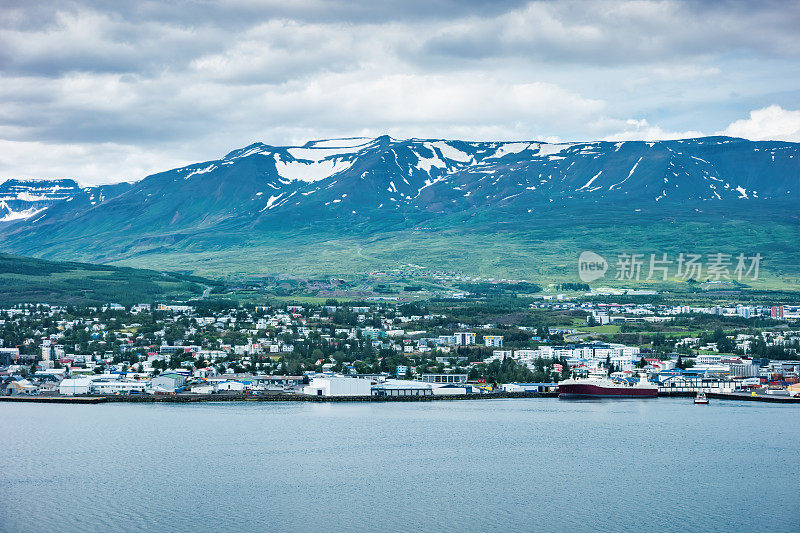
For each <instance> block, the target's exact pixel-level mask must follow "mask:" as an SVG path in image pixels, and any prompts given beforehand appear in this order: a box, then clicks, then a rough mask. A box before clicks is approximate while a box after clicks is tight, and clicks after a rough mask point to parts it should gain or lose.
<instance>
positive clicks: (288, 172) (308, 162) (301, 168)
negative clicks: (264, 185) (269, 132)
mask: <svg viewBox="0 0 800 533" xmlns="http://www.w3.org/2000/svg"><path fill="white" fill-rule="evenodd" d="M301 150H304V151H301ZM292 151H295V153H297V154H298V156H300V155H304V156H306V157H302V158H301V159H302V160H299V161H298V160H297V156H295V154H294V153H292ZM306 151H308V152H316V150H313V149H311V150H309V149H303V148H291V149H290V150H289V154H290V156H291V157H294V158H295V159H283V158H282V157H281V155H280V154H278V153H276V154H274V157H275V169H276V170H277V171H278V174H279V175H280V176H281V177H283V178H286V179H289V180H300V181H307V182H314V181H319V180H324V179H325V178H329V177H331V176H333V175H334V174H338V173H339V172H342V171H345V170H347V169H349V168H350V167H351V166H353V163H354V160H343V159H339V158H337V157H331V158H330V159H325V157H330V155H328V156H326V155H325V154H314V153H306ZM322 151H323V152H325V151H326V150H322ZM338 153H339V152H337V154H338ZM310 157H313V158H314V159H310Z"/></svg>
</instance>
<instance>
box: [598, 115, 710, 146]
mask: <svg viewBox="0 0 800 533" xmlns="http://www.w3.org/2000/svg"><path fill="white" fill-rule="evenodd" d="M595 126H596V127H599V128H604V129H617V130H618V131H615V132H614V133H611V134H608V135H605V136H603V137H602V140H604V141H666V140H670V139H690V138H692V137H702V136H703V132H701V131H664V130H663V129H662V128H661V127H660V126H657V125H651V124H649V123H648V122H647V119H643V118H642V119H628V120H613V119H611V120H602V121H600V122H599V123H597V124H595Z"/></svg>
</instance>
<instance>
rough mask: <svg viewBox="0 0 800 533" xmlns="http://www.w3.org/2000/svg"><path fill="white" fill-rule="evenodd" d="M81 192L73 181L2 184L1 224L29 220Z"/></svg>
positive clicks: (21, 181)
mask: <svg viewBox="0 0 800 533" xmlns="http://www.w3.org/2000/svg"><path fill="white" fill-rule="evenodd" d="M79 191H80V187H78V184H77V183H75V182H74V181H73V180H18V179H12V180H7V181H5V182H3V183H0V222H9V221H12V220H25V219H29V218H31V217H33V216H35V215H37V214H38V213H41V212H42V211H44V210H45V209H47V208H48V207H50V206H52V205H54V204H57V203H59V202H63V201H67V200H70V199H71V198H72V197H73V196H75V195H76V194H77V193H78V192H79Z"/></svg>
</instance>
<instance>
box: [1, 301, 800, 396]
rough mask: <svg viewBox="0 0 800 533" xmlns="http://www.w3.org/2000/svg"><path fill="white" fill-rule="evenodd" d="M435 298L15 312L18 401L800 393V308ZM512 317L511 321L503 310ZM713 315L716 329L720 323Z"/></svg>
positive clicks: (5, 331)
mask: <svg viewBox="0 0 800 533" xmlns="http://www.w3.org/2000/svg"><path fill="white" fill-rule="evenodd" d="M485 314H486V313H485V312H483V311H482V310H481V308H480V307H479V306H478V307H472V308H468V309H467V310H466V311H465V309H464V308H462V306H461V305H451V304H446V305H445V304H439V305H435V303H434V302H430V303H428V304H426V303H424V302H416V303H413V302H412V303H404V304H395V303H387V302H360V303H359V302H356V303H340V302H338V301H335V300H328V301H327V302H326V303H324V304H320V305H311V304H303V305H293V304H282V305H274V306H262V305H239V304H236V303H234V302H231V301H224V300H223V301H213V300H198V301H194V302H185V303H178V304H164V303H160V304H158V303H157V304H138V305H133V306H127V307H126V306H122V305H118V304H107V305H104V306H101V307H64V306H50V305H43V304H37V305H33V304H30V305H17V306H14V307H10V308H7V309H3V310H1V311H0V317H2V318H0V380H2V381H1V382H0V383H1V385H0V392H2V394H3V395H5V396H16V397H31V396H38V397H75V396H115V397H118V396H126V397H133V396H143V395H150V396H153V397H161V398H164V397H168V396H176V397H200V396H203V397H214V398H218V399H221V398H224V397H230V398H238V397H242V396H252V397H258V396H270V395H280V397H281V398H286V397H291V396H295V397H297V398H302V397H308V396H314V397H318V396H322V397H330V398H334V397H366V398H370V397H372V398H394V397H405V398H407V399H410V398H409V397H444V396H447V397H465V396H468V395H491V394H495V395H497V394H501V393H535V394H539V395H543V394H544V395H546V394H549V393H555V392H557V391H558V382H559V381H562V380H564V379H567V378H570V377H581V376H588V375H593V374H595V375H596V374H603V375H606V376H609V377H610V378H611V379H613V380H615V381H618V382H622V383H624V382H633V381H635V380H638V379H639V378H640V377H642V376H645V377H646V379H647V380H648V381H650V382H651V383H655V384H657V385H658V388H659V393H660V394H676V393H692V392H697V391H700V390H705V391H709V392H727V393H737V392H748V393H750V394H753V395H756V394H757V395H762V396H764V395H770V396H774V397H780V396H796V395H798V393H800V385H798V375H800V360H799V359H800V356H798V348H799V347H800V328H797V327H796V326H797V324H798V320H799V319H800V308H799V307H798V306H782V305H778V306H762V305H757V306H752V305H750V306H746V305H737V306H729V307H725V306H712V307H692V306H688V305H677V306H668V305H655V304H648V303H605V302H603V303H598V302H595V301H592V300H586V299H583V301H581V299H578V298H573V297H566V296H564V295H557V296H555V297H553V298H537V299H535V300H533V301H532V302H529V303H527V309H523V310H520V312H518V313H516V315H511V316H508V317H505V319H506V320H505V322H503V321H502V320H503V319H504V317H502V316H500V317H497V316H494V317H492V320H493V321H486V320H484V315H485ZM495 319H498V320H495ZM711 326H713V329H711Z"/></svg>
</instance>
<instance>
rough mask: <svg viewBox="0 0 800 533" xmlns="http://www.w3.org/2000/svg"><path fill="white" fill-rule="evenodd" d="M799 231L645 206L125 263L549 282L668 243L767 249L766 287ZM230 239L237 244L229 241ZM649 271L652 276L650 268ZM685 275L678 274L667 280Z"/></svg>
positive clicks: (302, 235) (786, 268) (787, 274)
mask: <svg viewBox="0 0 800 533" xmlns="http://www.w3.org/2000/svg"><path fill="white" fill-rule="evenodd" d="M443 225H444V224H443ZM448 225H449V227H450V228H452V227H453V226H452V225H450V224H448ZM457 227H459V226H457ZM798 236H800V233H799V232H798V225H797V224H796V223H795V222H793V221H791V220H783V221H769V222H768V223H762V221H760V220H757V219H756V220H753V219H750V220H743V219H728V220H726V221H725V222H724V223H717V222H714V221H705V220H703V219H702V218H696V219H691V218H683V219H678V218H672V219H663V218H659V217H651V218H648V217H647V216H646V215H642V216H641V219H640V220H636V223H627V222H625V221H613V220H611V219H610V217H604V218H602V219H599V220H598V219H597V218H596V217H595V218H592V217H591V216H587V217H586V218H578V219H563V220H546V221H541V220H540V221H536V220H533V221H530V222H526V223H524V224H523V223H514V224H508V223H492V222H486V223H475V222H473V223H470V224H462V225H460V229H458V230H453V229H449V228H447V227H444V228H437V227H431V226H428V227H426V228H425V229H406V230H395V231H390V232H371V231H368V230H363V229H362V230H360V231H356V232H348V233H345V232H332V231H327V230H325V229H324V228H315V229H314V230H303V231H289V230H284V231H278V230H276V231H273V232H271V233H269V234H267V235H259V236H258V237H253V238H251V239H249V240H247V241H241V235H235V236H233V235H231V236H230V238H226V236H224V235H220V236H217V238H218V239H219V243H220V246H218V247H213V248H211V249H209V247H205V246H204V247H202V248H204V249H202V250H198V248H201V247H198V246H194V245H192V243H191V242H186V243H181V244H178V245H175V246H171V247H169V248H161V249H159V250H157V251H153V252H150V253H146V254H142V255H139V256H135V257H131V258H129V259H126V260H124V261H123V262H121V263H120V264H128V265H135V266H143V267H148V268H157V269H180V270H182V271H191V272H194V273H197V274H199V275H206V276H216V275H220V274H231V275H234V276H237V277H239V276H243V277H248V276H258V275H262V274H284V275H286V274H288V275H297V276H314V275H348V274H355V273H362V272H369V271H373V270H388V269H394V268H400V267H403V266H404V265H408V264H414V265H419V266H421V267H424V268H426V269H430V270H452V271H457V272H461V273H463V274H466V275H478V276H484V277H495V278H513V279H528V280H532V281H535V282H539V283H548V282H575V281H579V279H578V276H577V270H576V269H577V257H578V255H579V254H580V253H581V252H582V251H584V250H592V251H595V252H597V253H600V254H602V255H603V256H604V257H606V259H607V260H608V261H609V263H610V264H611V266H612V268H613V266H614V264H615V263H616V257H617V254H619V253H622V252H628V253H643V254H645V258H646V260H649V256H650V254H651V253H655V254H661V253H665V252H666V253H668V254H669V257H670V258H672V259H675V258H677V254H679V253H681V252H693V253H702V254H709V253H716V252H723V253H729V254H732V255H736V254H738V253H745V254H748V255H750V254H753V253H755V252H760V253H761V254H762V256H763V257H764V259H763V260H762V263H761V272H760V278H759V280H757V281H750V280H746V283H747V284H748V285H751V286H753V287H759V288H772V289H796V288H797V287H800V252H798V251H797V249H796V247H795V245H794V243H796V242H797V241H798ZM237 241H238V242H237ZM224 242H227V243H229V244H228V245H222V243H224ZM183 244H185V245H183ZM196 250H198V251H196ZM704 260H705V259H704ZM674 269H675V267H674V266H673V269H672V270H671V271H670V272H671V273H674ZM643 273H644V276H643V277H646V274H647V271H646V270H643ZM609 275H611V274H609ZM681 283H682V282H681V281H680V280H671V281H670V283H669V284H671V285H680V284H681ZM683 284H685V283H683ZM593 285H610V286H614V285H618V286H619V285H623V286H628V287H630V286H634V285H635V286H637V287H638V286H641V287H644V286H648V285H654V283H653V282H650V283H648V282H645V281H641V282H639V283H633V282H630V281H626V282H622V281H620V282H617V281H615V280H613V279H605V280H603V281H601V282H596V283H594V284H593Z"/></svg>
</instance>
